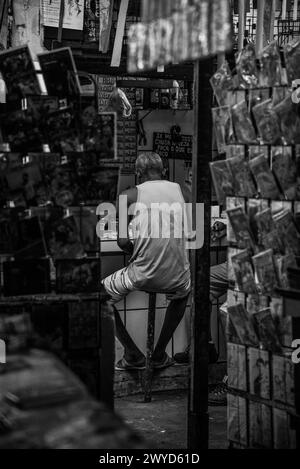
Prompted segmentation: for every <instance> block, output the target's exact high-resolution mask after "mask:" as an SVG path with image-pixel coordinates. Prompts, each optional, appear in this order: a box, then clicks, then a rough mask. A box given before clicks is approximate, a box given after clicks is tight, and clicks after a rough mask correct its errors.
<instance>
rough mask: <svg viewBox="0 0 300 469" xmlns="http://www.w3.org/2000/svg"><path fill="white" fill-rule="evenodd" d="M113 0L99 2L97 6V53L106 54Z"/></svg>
mask: <svg viewBox="0 0 300 469" xmlns="http://www.w3.org/2000/svg"><path fill="white" fill-rule="evenodd" d="M113 7H114V0H100V5H99V51H100V52H102V53H103V54H106V53H107V51H108V47H109V39H110V32H111V25H112V15H113Z"/></svg>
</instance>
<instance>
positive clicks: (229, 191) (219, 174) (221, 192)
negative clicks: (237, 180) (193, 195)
mask: <svg viewBox="0 0 300 469" xmlns="http://www.w3.org/2000/svg"><path fill="white" fill-rule="evenodd" d="M210 170H211V175H212V178H213V182H214V187H215V191H216V195H217V199H218V202H219V204H220V205H224V204H225V202H226V197H227V196H230V195H233V194H234V180H233V175H232V172H231V168H230V166H229V165H228V160H220V161H214V162H213V163H210Z"/></svg>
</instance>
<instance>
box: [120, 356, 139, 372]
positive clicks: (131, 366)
mask: <svg viewBox="0 0 300 469" xmlns="http://www.w3.org/2000/svg"><path fill="white" fill-rule="evenodd" d="M144 369H145V360H143V363H142V362H140V363H129V362H128V361H127V360H126V358H124V357H123V358H121V360H119V361H118V363H117V364H116V365H115V370H118V371H130V370H132V371H135V370H136V371H137V370H144Z"/></svg>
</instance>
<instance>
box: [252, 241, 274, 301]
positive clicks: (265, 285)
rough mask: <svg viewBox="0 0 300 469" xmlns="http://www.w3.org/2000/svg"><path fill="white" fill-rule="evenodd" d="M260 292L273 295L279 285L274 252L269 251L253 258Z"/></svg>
mask: <svg viewBox="0 0 300 469" xmlns="http://www.w3.org/2000/svg"><path fill="white" fill-rule="evenodd" d="M252 262H253V265H254V269H255V274H256V278H257V286H258V289H259V292H260V293H262V294H263V295H271V294H272V293H273V291H274V288H275V287H276V285H277V283H278V282H277V276H276V271H275V265H274V259H273V251H272V249H268V250H266V251H263V252H260V253H259V254H256V255H255V256H253V257H252Z"/></svg>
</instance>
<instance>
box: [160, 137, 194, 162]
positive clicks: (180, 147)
mask: <svg viewBox="0 0 300 469" xmlns="http://www.w3.org/2000/svg"><path fill="white" fill-rule="evenodd" d="M180 139H181V140H180V141H179V142H176V143H175V142H174V141H173V139H172V135H171V134H168V133H164V132H154V134H153V151H155V152H156V153H158V154H159V155H160V156H161V157H162V158H168V159H176V160H189V159H191V158H192V153H193V136H192V135H180Z"/></svg>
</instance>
